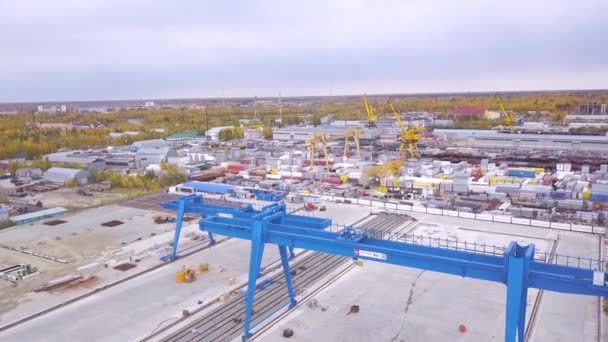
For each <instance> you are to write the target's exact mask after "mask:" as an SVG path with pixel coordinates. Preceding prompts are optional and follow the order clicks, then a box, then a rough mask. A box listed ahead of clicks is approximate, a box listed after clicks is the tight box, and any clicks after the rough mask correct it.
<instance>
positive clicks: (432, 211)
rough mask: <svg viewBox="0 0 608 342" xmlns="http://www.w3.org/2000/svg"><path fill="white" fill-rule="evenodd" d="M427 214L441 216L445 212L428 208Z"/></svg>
mask: <svg viewBox="0 0 608 342" xmlns="http://www.w3.org/2000/svg"><path fill="white" fill-rule="evenodd" d="M426 212H427V213H429V214H435V215H441V214H442V213H443V212H442V210H441V209H437V208H426Z"/></svg>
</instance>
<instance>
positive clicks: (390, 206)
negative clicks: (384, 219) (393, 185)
mask: <svg viewBox="0 0 608 342" xmlns="http://www.w3.org/2000/svg"><path fill="white" fill-rule="evenodd" d="M385 208H386V209H397V203H391V202H386V203H385Z"/></svg>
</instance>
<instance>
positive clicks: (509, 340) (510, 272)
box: [505, 243, 534, 342]
mask: <svg viewBox="0 0 608 342" xmlns="http://www.w3.org/2000/svg"><path fill="white" fill-rule="evenodd" d="M533 259H534V245H533V244H531V245H529V246H525V247H522V246H519V245H517V244H515V243H511V244H510V245H509V247H508V248H507V250H506V251H505V263H506V267H507V270H506V271H507V274H506V276H507V307H506V315H505V316H506V317H505V342H516V341H517V342H524V336H525V331H526V305H527V301H528V298H527V297H528V272H529V266H530V263H531V262H532V261H533Z"/></svg>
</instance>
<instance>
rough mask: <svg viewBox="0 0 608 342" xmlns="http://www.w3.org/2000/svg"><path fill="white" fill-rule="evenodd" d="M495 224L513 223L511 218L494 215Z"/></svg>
mask: <svg viewBox="0 0 608 342" xmlns="http://www.w3.org/2000/svg"><path fill="white" fill-rule="evenodd" d="M494 222H504V223H511V216H501V215H494Z"/></svg>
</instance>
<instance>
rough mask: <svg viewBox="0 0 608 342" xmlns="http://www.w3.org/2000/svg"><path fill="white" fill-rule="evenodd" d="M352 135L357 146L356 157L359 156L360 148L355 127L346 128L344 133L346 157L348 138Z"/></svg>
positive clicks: (357, 131) (346, 155) (346, 154)
mask: <svg viewBox="0 0 608 342" xmlns="http://www.w3.org/2000/svg"><path fill="white" fill-rule="evenodd" d="M350 137H352V138H353V140H354V141H355V146H357V157H359V158H361V150H360V146H359V130H358V129H356V128H347V129H346V132H345V133H344V158H346V157H348V138H350Z"/></svg>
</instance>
